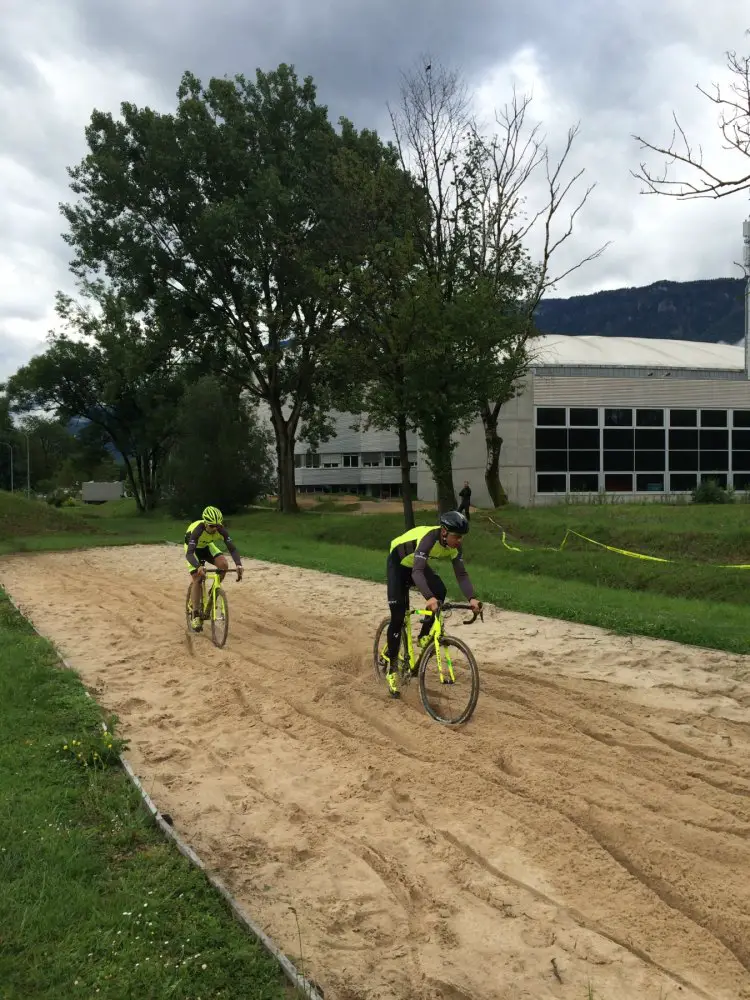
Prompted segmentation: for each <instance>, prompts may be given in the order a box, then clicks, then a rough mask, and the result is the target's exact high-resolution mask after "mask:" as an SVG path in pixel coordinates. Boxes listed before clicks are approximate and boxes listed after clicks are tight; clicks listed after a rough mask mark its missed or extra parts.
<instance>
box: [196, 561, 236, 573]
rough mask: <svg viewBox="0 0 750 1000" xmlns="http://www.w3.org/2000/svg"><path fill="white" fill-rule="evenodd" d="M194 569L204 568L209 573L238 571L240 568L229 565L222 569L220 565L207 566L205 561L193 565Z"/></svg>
mask: <svg viewBox="0 0 750 1000" xmlns="http://www.w3.org/2000/svg"><path fill="white" fill-rule="evenodd" d="M193 568H194V569H204V570H205V571H206V572H207V573H222V572H224V573H236V572H237V570H238V569H239V568H240V567H239V566H228V567H227V569H225V570H220V569H219V567H218V566H207V565H206V564H205V563H201V564H200V566H195V567H193Z"/></svg>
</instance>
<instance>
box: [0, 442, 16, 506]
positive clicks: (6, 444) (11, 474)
mask: <svg viewBox="0 0 750 1000" xmlns="http://www.w3.org/2000/svg"><path fill="white" fill-rule="evenodd" d="M0 444H4V445H5V447H6V448H7V449H8V451H9V452H10V492H11V493H12V492H13V445H12V444H11V443H10V442H9V441H0Z"/></svg>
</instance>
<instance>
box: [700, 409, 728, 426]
mask: <svg viewBox="0 0 750 1000" xmlns="http://www.w3.org/2000/svg"><path fill="white" fill-rule="evenodd" d="M726 426H727V411H726V410H701V427H726Z"/></svg>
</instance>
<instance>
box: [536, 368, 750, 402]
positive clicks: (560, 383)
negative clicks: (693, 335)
mask: <svg viewBox="0 0 750 1000" xmlns="http://www.w3.org/2000/svg"><path fill="white" fill-rule="evenodd" d="M534 402H535V403H536V405H537V406H642V407H648V406H675V407H677V406H684V407H701V406H706V407H708V406H723V407H726V408H727V409H731V408H735V407H736V408H738V409H739V408H748V407H750V381H747V380H743V381H740V380H737V381H734V380H727V379H718V378H716V379H688V378H680V376H679V375H678V374H676V373H675V374H673V375H672V376H670V377H667V378H665V377H664V376H659V377H658V378H657V377H653V378H648V377H641V378H617V377H614V378H611V377H603V376H599V377H590V378H575V377H571V378H565V377H557V376H549V375H537V376H535V377H534Z"/></svg>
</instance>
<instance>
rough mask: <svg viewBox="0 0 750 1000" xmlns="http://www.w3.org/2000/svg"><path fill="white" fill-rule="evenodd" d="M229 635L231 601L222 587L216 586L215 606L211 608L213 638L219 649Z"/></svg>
mask: <svg viewBox="0 0 750 1000" xmlns="http://www.w3.org/2000/svg"><path fill="white" fill-rule="evenodd" d="M228 635H229V601H228V600H227V595H226V594H225V592H224V589H223V588H222V587H218V586H217V588H216V593H215V594H214V600H213V607H212V609H211V639H212V640H213V644H214V646H218V647H219V649H221V647H222V646H223V645H224V643H225V642H226V641H227V636H228Z"/></svg>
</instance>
